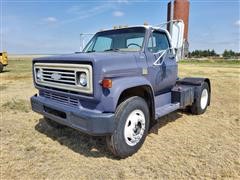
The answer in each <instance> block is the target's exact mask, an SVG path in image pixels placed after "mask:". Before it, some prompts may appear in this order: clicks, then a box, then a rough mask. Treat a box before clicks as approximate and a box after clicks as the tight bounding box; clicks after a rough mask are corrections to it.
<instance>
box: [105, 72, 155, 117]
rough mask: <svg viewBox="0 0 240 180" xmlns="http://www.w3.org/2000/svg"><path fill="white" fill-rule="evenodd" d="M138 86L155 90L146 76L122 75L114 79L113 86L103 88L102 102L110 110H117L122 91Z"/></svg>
mask: <svg viewBox="0 0 240 180" xmlns="http://www.w3.org/2000/svg"><path fill="white" fill-rule="evenodd" d="M138 86H149V87H150V88H151V91H152V92H153V88H152V86H151V84H150V82H149V81H148V80H147V79H146V78H145V77H144V76H133V77H121V78H115V79H112V88H111V89H103V95H102V98H101V102H102V103H103V105H104V109H106V110H108V112H115V110H116V108H117V103H118V100H119V97H120V95H121V93H122V92H123V91H124V90H126V89H129V88H133V87H138Z"/></svg>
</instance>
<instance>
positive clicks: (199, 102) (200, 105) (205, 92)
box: [191, 82, 210, 115]
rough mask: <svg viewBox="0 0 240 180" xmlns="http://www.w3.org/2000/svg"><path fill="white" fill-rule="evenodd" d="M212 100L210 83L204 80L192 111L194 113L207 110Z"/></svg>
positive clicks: (197, 113) (201, 112)
mask: <svg viewBox="0 0 240 180" xmlns="http://www.w3.org/2000/svg"><path fill="white" fill-rule="evenodd" d="M209 101H210V91H209V85H208V83H207V82H204V83H203V85H202V87H201V90H200V91H199V93H198V94H197V96H196V99H195V101H194V103H193V105H192V106H191V112H192V114H196V115H199V114H203V113H204V112H205V111H206V110H207V106H208V105H209Z"/></svg>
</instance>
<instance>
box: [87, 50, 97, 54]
mask: <svg viewBox="0 0 240 180" xmlns="http://www.w3.org/2000/svg"><path fill="white" fill-rule="evenodd" d="M91 52H95V50H89V51H86V53H91Z"/></svg>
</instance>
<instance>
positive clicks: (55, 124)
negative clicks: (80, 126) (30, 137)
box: [44, 117, 66, 129]
mask: <svg viewBox="0 0 240 180" xmlns="http://www.w3.org/2000/svg"><path fill="white" fill-rule="evenodd" d="M44 119H45V121H46V122H47V124H48V125H49V126H51V127H53V128H56V129H63V128H65V127H66V126H64V125H62V124H59V123H57V122H55V121H53V120H51V119H49V118H47V117H44Z"/></svg>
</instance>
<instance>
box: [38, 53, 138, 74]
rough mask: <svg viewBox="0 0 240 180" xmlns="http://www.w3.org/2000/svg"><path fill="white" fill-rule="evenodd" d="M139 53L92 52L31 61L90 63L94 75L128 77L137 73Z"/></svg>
mask: <svg viewBox="0 0 240 180" xmlns="http://www.w3.org/2000/svg"><path fill="white" fill-rule="evenodd" d="M139 56H140V52H93V53H76V54H67V55H59V56H49V57H41V58H35V59H33V62H34V63H35V62H41V63H76V64H81V63H83V64H86V63H90V64H92V66H93V69H94V72H95V74H101V75H104V77H116V76H129V75H135V74H136V73H137V74H138V73H139V68H138V67H137V62H136V60H137V59H138V57H139Z"/></svg>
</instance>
